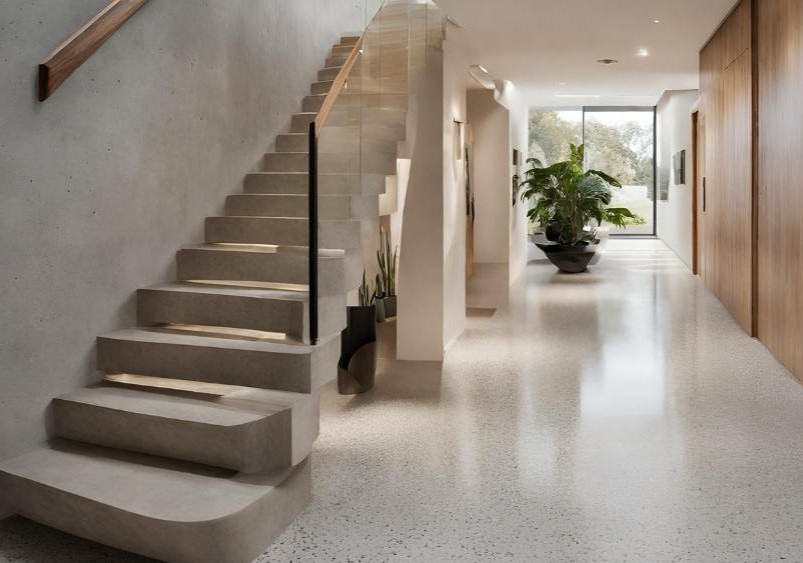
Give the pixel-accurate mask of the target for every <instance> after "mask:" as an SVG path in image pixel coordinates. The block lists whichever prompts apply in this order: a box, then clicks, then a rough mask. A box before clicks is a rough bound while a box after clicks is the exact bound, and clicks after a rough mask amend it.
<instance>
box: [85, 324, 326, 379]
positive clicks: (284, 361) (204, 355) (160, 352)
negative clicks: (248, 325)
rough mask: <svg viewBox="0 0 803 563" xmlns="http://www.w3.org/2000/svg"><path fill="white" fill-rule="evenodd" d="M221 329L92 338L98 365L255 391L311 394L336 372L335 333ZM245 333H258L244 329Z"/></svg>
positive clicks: (145, 331) (190, 328)
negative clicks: (301, 338)
mask: <svg viewBox="0 0 803 563" xmlns="http://www.w3.org/2000/svg"><path fill="white" fill-rule="evenodd" d="M229 330H230V329H226V328H221V327H203V326H188V327H181V326H173V325H170V327H167V328H140V329H127V330H121V331H118V332H114V333H111V334H108V335H105V336H101V337H99V338H98V341H97V367H98V369H99V370H100V371H103V372H106V373H133V374H139V375H151V376H156V377H165V378H171V379H188V380H192V381H201V382H209V383H222V384H226V385H238V386H244V387H258V388H260V389H276V390H281V391H292V392H296V393H312V392H314V391H315V390H317V389H318V388H319V387H320V386H321V385H323V384H325V383H327V382H328V381H330V380H331V379H333V378H334V377H335V376H336V375H337V359H338V357H339V355H340V335H339V334H334V335H331V336H328V337H326V338H322V339H321V340H320V341H319V343H318V344H317V345H315V346H311V345H308V344H303V343H301V342H298V341H295V340H291V339H284V340H281V339H278V338H270V337H266V338H259V337H254V338H250V339H249V338H248V337H246V338H243V337H240V336H238V334H239V332H240V331H232V332H233V334H231V335H229ZM247 333H248V334H251V333H256V334H259V333H258V331H247Z"/></svg>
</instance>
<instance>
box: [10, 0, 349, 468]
mask: <svg viewBox="0 0 803 563" xmlns="http://www.w3.org/2000/svg"><path fill="white" fill-rule="evenodd" d="M106 4H107V0H59V1H58V2H55V1H53V0H7V1H6V2H3V3H1V4H0V100H1V101H2V102H1V103H0V265H1V266H0V287H2V291H0V458H4V457H7V456H11V455H13V454H16V453H18V452H20V451H23V450H25V449H28V448H30V447H32V446H34V445H36V444H37V443H39V442H40V441H42V440H43V439H45V438H46V435H47V434H46V420H47V416H46V413H47V407H48V404H49V402H50V400H51V398H52V397H54V396H56V395H59V394H61V393H64V392H66V391H69V390H72V389H75V388H77V387H80V386H82V385H84V384H87V383H90V382H92V381H95V380H96V379H97V377H98V376H97V374H96V372H95V370H94V367H95V366H94V339H95V337H96V336H97V335H99V334H102V333H104V332H107V331H111V330H115V329H117V328H120V327H124V326H127V325H131V324H132V323H133V322H134V291H135V289H136V288H137V287H140V286H147V285H150V284H153V283H158V282H162V281H165V280H169V279H170V278H171V277H172V276H173V269H174V265H173V264H174V263H173V259H174V253H175V251H176V250H177V248H178V247H179V246H181V245H184V244H190V243H194V242H199V241H201V240H202V227H203V220H204V217H206V216H207V215H214V214H217V213H220V212H221V211H222V207H223V202H224V198H225V196H226V195H227V194H230V193H234V192H236V191H238V190H240V189H241V183H242V179H243V175H244V174H245V173H246V172H248V171H249V170H252V169H255V168H256V167H257V166H258V163H259V160H260V158H261V156H262V154H263V153H264V152H265V151H266V150H268V149H270V148H271V144H272V142H273V139H274V136H275V134H276V133H279V132H281V131H283V130H285V129H286V128H287V126H288V125H289V122H290V115H291V114H292V113H293V112H297V111H300V103H301V98H302V96H303V95H304V94H305V93H307V90H308V88H309V83H310V82H311V81H313V80H315V78H316V71H317V70H318V69H319V68H320V67H322V66H323V62H324V59H325V57H326V55H327V51H328V49H329V47H330V46H331V45H332V43H333V42H335V41H336V39H337V37H338V36H339V35H340V34H341V32H346V31H353V30H355V29H359V28H360V26H361V23H362V21H363V17H364V12H365V8H364V6H363V5H362V4H361V3H360V2H355V1H352V0H293V1H289V2H288V1H286V0H226V1H225V2H223V1H220V2H208V1H201V0H171V1H169V2H161V1H158V0H154V1H153V2H150V3H149V4H147V5H146V6H145V7H144V8H143V9H142V10H141V11H140V12H139V13H138V14H137V15H136V16H135V17H134V18H133V19H131V20H130V21H129V22H128V23H127V24H126V25H125V26H124V27H123V28H122V29H121V30H120V32H118V34H116V35H115V36H114V37H113V38H112V39H111V40H110V41H109V42H108V43H107V44H106V45H105V46H103V47H102V48H101V50H100V51H99V52H98V53H96V54H95V55H94V56H93V57H92V58H91V59H90V60H89V62H88V63H87V64H85V65H84V66H83V67H82V68H80V69H79V70H78V71H77V72H76V73H75V74H74V75H73V76H72V77H71V78H70V79H69V80H68V81H67V82H66V83H65V84H64V85H63V86H62V87H61V89H60V90H58V91H57V92H56V93H55V95H54V96H53V97H52V98H51V99H50V100H48V101H47V102H45V103H43V104H40V103H38V102H37V101H36V96H35V87H36V81H35V77H36V64H37V62H38V61H39V60H40V59H41V58H42V57H44V56H45V55H47V54H48V52H49V51H50V50H51V49H53V48H54V47H55V46H56V45H58V44H59V43H60V42H61V41H62V40H63V39H64V38H65V37H67V36H68V35H69V34H71V33H72V32H73V31H75V30H76V29H77V28H78V27H80V26H81V25H82V24H83V23H85V22H86V21H87V20H88V19H89V18H91V17H92V16H94V15H95V14H96V13H97V12H98V11H99V10H100V9H101V8H103V7H104V6H105V5H106ZM166 375H169V374H166Z"/></svg>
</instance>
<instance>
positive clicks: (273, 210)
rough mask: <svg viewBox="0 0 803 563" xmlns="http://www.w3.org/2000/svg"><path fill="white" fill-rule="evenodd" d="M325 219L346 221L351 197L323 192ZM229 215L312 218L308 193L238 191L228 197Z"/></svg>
mask: <svg viewBox="0 0 803 563" xmlns="http://www.w3.org/2000/svg"><path fill="white" fill-rule="evenodd" d="M318 198H319V199H318V216H319V218H320V219H321V220H324V221H325V220H345V219H349V218H350V215H351V200H350V199H349V196H338V195H319V196H318ZM226 214H227V215H228V216H231V217H242V216H251V217H302V218H303V217H308V216H309V196H307V195H306V194H237V195H232V196H229V197H228V198H227V199H226Z"/></svg>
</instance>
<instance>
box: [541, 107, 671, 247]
mask: <svg viewBox="0 0 803 563" xmlns="http://www.w3.org/2000/svg"><path fill="white" fill-rule="evenodd" d="M569 143H575V144H579V143H584V144H585V147H586V166H587V167H588V168H594V169H597V170H602V171H604V172H607V173H609V174H611V175H612V176H614V177H615V178H617V179H618V180H619V181H620V182H622V185H623V186H624V187H623V188H622V189H621V190H616V191H615V199H614V202H613V204H612V205H614V206H617V207H627V208H628V209H630V210H631V211H632V212H633V213H635V214H637V215H638V216H640V217H641V218H642V219H643V220H644V222H643V223H642V224H639V225H632V226H630V227H628V228H627V229H626V230H622V229H617V228H611V233H612V234H629V235H654V234H655V152H654V147H655V108H652V107H648V108H593V107H586V108H580V109H539V110H534V111H533V112H531V114H530V156H533V157H536V158H538V159H539V160H541V161H542V162H543V163H544V165H545V166H549V165H550V164H554V163H555V162H560V161H562V160H566V158H567V156H568V154H567V151H568V145H569Z"/></svg>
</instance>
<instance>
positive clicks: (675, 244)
mask: <svg viewBox="0 0 803 563" xmlns="http://www.w3.org/2000/svg"><path fill="white" fill-rule="evenodd" d="M697 98H698V92H697V90H682V91H668V92H665V93H664V95H663V96H662V97H661V100H660V101H659V102H658V110H657V111H658V115H657V126H658V130H657V132H656V138H657V139H658V150H657V151H656V152H657V154H658V158H659V162H658V163H657V164H658V167H664V166H665V167H666V168H667V169H668V170H670V171H671V173H670V182H669V200H668V201H658V202H657V215H658V236H659V237H660V238H661V239H662V240H663V241H664V243H666V245H667V246H668V247H669V248H671V249H672V250H674V251H675V253H676V254H677V255H678V256H679V257H680V259H681V260H683V262H684V263H685V264H686V265H687V266H688V267H689V268H691V267H692V182H693V178H694V176H693V174H694V166H693V165H694V162H693V154H692V127H691V108H692V106H693V105H694V103H695V102H696V101H697ZM681 150H685V151H686V183H685V184H678V183H677V178H675V173H674V170H673V166H672V155H674V154H675V153H677V152H679V151H681ZM667 159H668V160H667ZM664 160H667V162H664Z"/></svg>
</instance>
